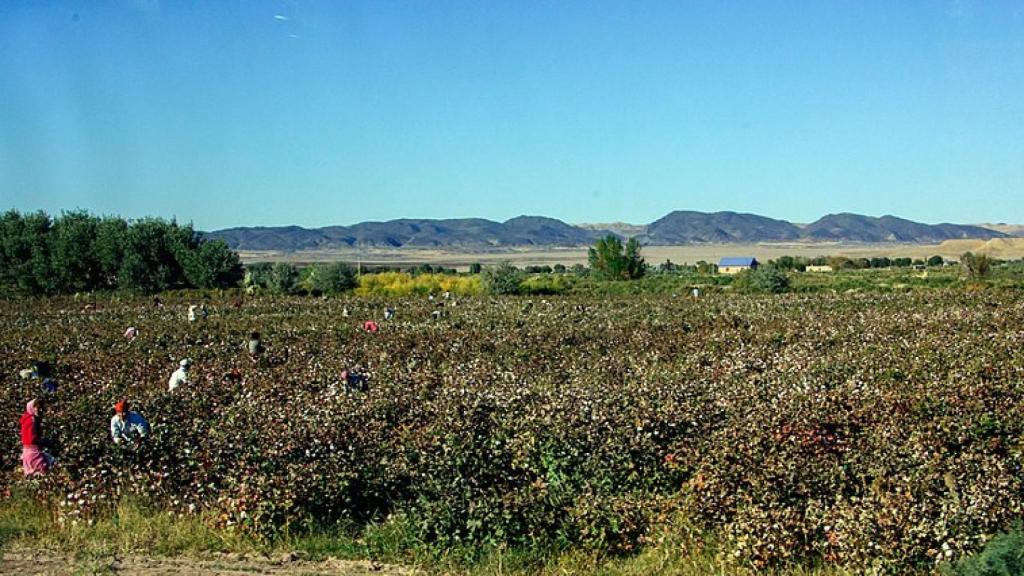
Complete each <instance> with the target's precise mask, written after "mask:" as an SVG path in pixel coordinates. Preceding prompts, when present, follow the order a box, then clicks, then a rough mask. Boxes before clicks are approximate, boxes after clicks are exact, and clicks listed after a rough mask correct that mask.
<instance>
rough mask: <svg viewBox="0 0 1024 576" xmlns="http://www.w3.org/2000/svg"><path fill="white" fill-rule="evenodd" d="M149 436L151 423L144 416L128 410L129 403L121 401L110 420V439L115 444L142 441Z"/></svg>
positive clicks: (116, 405)
mask: <svg viewBox="0 0 1024 576" xmlns="http://www.w3.org/2000/svg"><path fill="white" fill-rule="evenodd" d="M148 435H149V422H147V421H146V419H145V418H143V416H142V414H139V413H138V412H135V411H132V410H128V401H127V400H120V401H118V403H117V404H115V405H114V416H113V417H112V418H111V419H110V437H111V438H112V439H113V440H114V444H120V443H121V442H124V441H126V440H134V439H142V438H145V437H146V436H148Z"/></svg>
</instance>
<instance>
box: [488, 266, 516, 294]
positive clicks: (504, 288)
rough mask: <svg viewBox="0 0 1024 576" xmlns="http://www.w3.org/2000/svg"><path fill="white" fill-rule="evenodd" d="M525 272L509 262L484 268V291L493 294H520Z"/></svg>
mask: <svg viewBox="0 0 1024 576" xmlns="http://www.w3.org/2000/svg"><path fill="white" fill-rule="evenodd" d="M523 278H524V275H523V272H522V271H521V270H519V269H518V268H516V267H515V266H513V265H512V264H510V263H508V262H502V263H501V264H498V265H497V266H489V267H487V268H484V271H483V272H482V281H483V285H484V289H485V290H487V292H489V293H491V294H519V287H520V285H521V284H522V282H523Z"/></svg>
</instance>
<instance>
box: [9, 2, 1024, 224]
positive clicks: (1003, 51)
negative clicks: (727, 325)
mask: <svg viewBox="0 0 1024 576" xmlns="http://www.w3.org/2000/svg"><path fill="white" fill-rule="evenodd" d="M8 208H17V209H19V210H23V211H25V210H35V209H43V210H46V211H48V212H51V213H59V212H60V211H61V210H65V209H74V208H84V209H87V210H89V211H91V212H94V213H99V214H119V215H122V216H126V217H140V216H146V215H153V216H163V217H171V216H174V217H177V218H178V220H179V221H184V222H189V221H191V222H193V223H194V224H195V226H196V227H197V228H199V229H204V230H211V229H217V228H223V227H229V226H240V225H286V224H298V225H302V226H322V225H329V224H351V223H355V222H359V221H364V220H386V219H392V218H401V217H411V218H454V217H471V216H478V217H484V218H490V219H494V220H505V219H507V218H510V217H513V216H517V215H520V214H531V215H544V216H551V217H555V218H560V219H562V220H565V221H568V222H574V223H578V222H609V221H626V222H632V223H647V222H650V221H652V220H654V219H656V218H659V217H661V216H663V215H664V214H666V213H667V212H669V211H671V210H676V209H690V210H702V211H717V210H735V211H740V212H754V213H759V214H763V215H766V216H771V217H776V218H784V219H788V220H791V221H796V222H806V221H811V220H814V219H816V218H818V217H820V216H822V215H824V214H826V213H830V212H842V211H849V212H858V213H863V214H868V215H875V216H880V215H882V214H896V215H899V216H903V217H907V218H911V219H915V220H919V221H924V222H929V223H936V222H941V221H953V222H959V223H970V222H1015V223H1024V2H1021V1H1020V0H1016V1H1011V2H1000V1H995V0H986V1H980V0H979V1H971V0H960V1H952V2H946V1H942V0H929V1H921V2H914V1H905V2H874V1H842V2H839V1H835V2H831V1H820V0H808V1H806V2H784V1H778V2H760V1H757V0H749V1H746V0H745V1H736V2H732V1H724V0H712V1H707V2H704V1H684V0H675V1H671V2H650V1H643V0H629V1H622V2H603V1H593V0H590V1H579V2H568V1H544V2H540V1H526V0H515V1H510V2H498V1H485V2H479V1H470V0H466V1H464V2H447V1H443V0H442V1H438V0H430V1H422V0H420V1H413V0H409V1H403V2H388V1H383V0H374V1H370V2H357V1H350V0H346V1H333V0H332V1H327V0H325V1H307V0H290V1H280V0H259V1H256V0H215V1H210V2H179V1H175V2H170V1H159V0H121V1H96V0H80V1H51V2H39V1H20V0H3V1H0V209H8Z"/></svg>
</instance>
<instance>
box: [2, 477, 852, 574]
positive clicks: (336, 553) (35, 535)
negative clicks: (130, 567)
mask: <svg viewBox="0 0 1024 576" xmlns="http://www.w3.org/2000/svg"><path fill="white" fill-rule="evenodd" d="M411 534H412V531H411V530H409V528H408V527H407V526H406V525H404V524H403V523H402V521H401V520H400V519H398V520H396V519H392V520H388V521H385V522H382V523H380V524H375V525H371V526H368V527H364V528H360V529H357V528H355V527H352V526H340V525H339V526H334V527H326V528H325V527H320V528H317V527H308V528H307V529H305V530H303V531H302V532H301V533H300V534H285V535H283V536H281V537H279V538H277V539H275V540H273V541H266V540H260V539H256V538H253V537H250V536H247V535H244V534H241V533H238V532H234V531H231V530H228V529H222V528H216V527H213V523H212V522H211V519H209V518H204V517H202V516H182V515H176V514H172V513H168V512H160V511H155V510H153V509H151V508H150V507H148V506H147V505H145V504H144V503H141V502H137V501H132V500H125V501H122V502H121V503H119V504H118V505H117V506H116V507H114V509H113V510H112V511H111V513H110V514H109V515H107V516H105V517H103V518H101V519H97V520H95V521H93V522H89V523H87V522H79V523H77V524H68V523H61V522H58V521H57V520H56V518H55V515H54V514H53V512H52V509H51V508H49V507H47V506H46V505H44V504H43V503H41V502H40V501H38V500H36V499H34V498H33V497H32V496H31V495H30V494H27V493H15V494H14V495H12V496H11V497H8V498H4V499H2V500H0V551H17V550H31V551H37V550H55V551H58V550H59V551H60V553H62V554H67V555H70V556H72V557H74V558H75V562H76V565H77V566H78V569H79V572H80V573H83V574H86V573H87V574H95V573H105V572H104V570H105V569H106V568H107V566H108V565H109V563H108V562H106V561H105V559H109V558H110V557H111V556H124V555H131V554H137V555H149V556H169V557H172V556H203V555H207V554H210V553H239V554H246V555H249V556H252V555H266V556H270V557H273V556H274V555H276V554H281V553H284V552H299V553H302V554H303V555H304V556H305V557H307V558H309V559H311V560H320V559H325V558H329V557H334V558H344V559H372V560H376V561H381V562H387V563H393V564H402V565H404V566H407V567H410V568H418V569H420V570H423V571H425V572H429V573H445V574H465V575H468V576H518V575H523V576H525V575H527V574H530V575H533V574H537V575H542V576H568V575H576V574H579V575H584V574H587V575H589V574H595V575H599V576H645V575H662V576H697V575H722V576H725V575H730V576H732V575H737V576H744V575H750V576H753V575H754V574H769V575H776V576H845V575H848V574H853V573H855V572H852V571H847V570H844V569H843V568H840V567H832V566H814V565H793V566H786V567H782V568H778V569H774V570H757V569H755V568H753V567H745V566H738V565H736V564H735V563H732V562H730V561H728V558H727V556H726V555H725V553H724V551H723V550H722V549H720V548H719V547H717V546H716V545H715V542H714V540H713V539H709V538H706V537H705V536H702V535H699V534H698V533H696V532H693V531H680V530H675V529H665V530H664V531H663V534H662V536H661V537H660V538H659V539H658V541H657V543H656V544H652V545H650V546H648V547H646V548H644V549H643V550H642V551H641V552H639V553H638V554H635V555H632V556H624V557H615V556H609V555H606V554H603V553H600V552H596V551H588V550H566V551H561V552H551V553H546V552H543V551H529V550H508V549H504V548H496V549H493V550H489V551H487V552H485V553H482V554H480V553H477V554H468V553H464V551H458V550H436V549H431V548H430V547H429V546H427V545H425V544H424V543H422V542H419V541H417V540H415V538H414V537H413V536H412V535H411ZM468 557H475V558H476V560H473V561H469V562H467V561H466V558H468Z"/></svg>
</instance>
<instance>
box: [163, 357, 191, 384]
mask: <svg viewBox="0 0 1024 576" xmlns="http://www.w3.org/2000/svg"><path fill="white" fill-rule="evenodd" d="M190 366H192V361H191V360H189V359H188V358H183V359H182V360H181V362H179V363H178V369H177V370H175V371H174V373H173V374H171V379H170V380H169V381H168V382H167V390H169V391H171V392H173V391H174V389H175V388H177V387H178V386H181V385H182V384H188V382H189V380H188V369H189V367H190Z"/></svg>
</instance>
